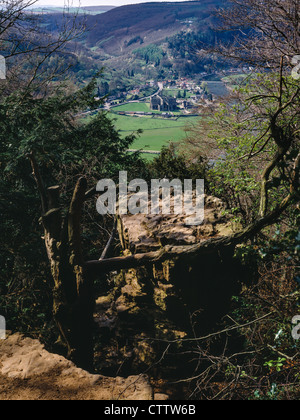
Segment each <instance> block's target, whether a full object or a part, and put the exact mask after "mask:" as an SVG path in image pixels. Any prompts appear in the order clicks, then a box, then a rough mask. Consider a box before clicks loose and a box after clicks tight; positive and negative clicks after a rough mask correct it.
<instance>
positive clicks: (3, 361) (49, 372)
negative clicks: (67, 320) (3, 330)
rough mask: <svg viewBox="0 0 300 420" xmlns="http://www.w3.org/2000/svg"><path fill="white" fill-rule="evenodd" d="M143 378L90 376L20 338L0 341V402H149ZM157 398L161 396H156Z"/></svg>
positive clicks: (150, 393)
mask: <svg viewBox="0 0 300 420" xmlns="http://www.w3.org/2000/svg"><path fill="white" fill-rule="evenodd" d="M153 398H154V394H153V389H152V387H151V385H150V383H149V380H148V378H147V377H146V376H145V375H138V376H131V377H129V378H127V379H124V378H121V377H117V378H109V377H105V376H101V375H92V374H90V373H88V372H86V371H84V370H82V369H79V368H77V367H76V366H75V365H74V364H73V363H72V362H70V361H68V360H66V359H65V358H64V357H62V356H60V355H57V354H52V353H49V352H48V351H47V350H45V348H44V346H43V345H42V344H41V343H40V342H39V341H38V340H34V339H31V338H28V337H24V336H23V335H21V334H14V335H11V336H9V337H8V338H7V339H6V340H0V400H152V399H153ZM159 398H160V396H159Z"/></svg>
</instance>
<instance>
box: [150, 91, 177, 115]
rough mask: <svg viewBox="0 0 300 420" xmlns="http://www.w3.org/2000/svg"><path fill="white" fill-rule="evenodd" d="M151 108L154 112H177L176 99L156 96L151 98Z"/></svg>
mask: <svg viewBox="0 0 300 420" xmlns="http://www.w3.org/2000/svg"><path fill="white" fill-rule="evenodd" d="M150 108H151V110H152V111H168V112H170V111H176V109H177V101H176V98H172V97H171V96H165V95H155V96H153V97H152V98H151V101H150Z"/></svg>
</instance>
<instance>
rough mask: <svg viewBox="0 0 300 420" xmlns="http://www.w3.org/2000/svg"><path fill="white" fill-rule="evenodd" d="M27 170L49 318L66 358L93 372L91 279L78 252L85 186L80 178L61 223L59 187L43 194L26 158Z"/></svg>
mask: <svg viewBox="0 0 300 420" xmlns="http://www.w3.org/2000/svg"><path fill="white" fill-rule="evenodd" d="M30 161H31V166H32V169H33V175H34V178H35V180H36V184H37V186H38V189H39V193H40V197H41V201H42V210H43V214H42V218H41V220H42V223H43V227H44V240H45V246H46V250H47V255H48V259H49V262H50V267H51V274H52V278H53V282H54V287H53V314H54V318H55V321H56V323H57V326H58V328H59V331H60V341H61V343H62V344H63V345H65V346H66V347H67V352H68V358H69V359H70V360H72V361H73V362H74V363H75V364H76V365H77V366H79V367H81V368H83V369H86V370H89V371H91V370H92V368H93V311H94V303H95V302H94V296H93V286H92V280H91V277H90V276H89V277H88V276H86V272H85V270H84V263H83V257H82V250H81V235H80V222H81V212H82V207H83V203H84V201H85V193H86V188H87V182H86V180H85V178H80V179H79V180H78V182H77V185H76V187H75V190H74V193H73V198H72V200H71V204H70V207H69V211H68V214H67V216H66V218H65V219H64V220H62V216H61V209H60V194H59V187H58V186H54V187H51V188H48V189H47V190H45V188H44V185H43V182H42V178H41V175H40V173H39V168H38V165H37V163H36V161H35V158H34V156H33V155H30Z"/></svg>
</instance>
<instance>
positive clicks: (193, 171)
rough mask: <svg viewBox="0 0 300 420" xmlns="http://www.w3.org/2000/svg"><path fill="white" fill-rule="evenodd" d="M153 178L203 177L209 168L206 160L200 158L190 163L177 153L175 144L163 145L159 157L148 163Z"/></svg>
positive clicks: (182, 178)
mask: <svg viewBox="0 0 300 420" xmlns="http://www.w3.org/2000/svg"><path fill="white" fill-rule="evenodd" d="M148 169H149V173H150V174H151V178H153V179H155V178H156V179H162V178H166V179H170V180H172V179H180V180H181V181H183V180H184V179H193V180H196V179H203V178H204V177H205V171H206V169H207V165H206V162H205V161H203V160H199V161H197V162H192V163H188V162H187V160H186V158H185V157H184V156H183V155H180V154H177V153H176V149H175V147H174V145H173V144H171V145H170V146H169V147H163V148H162V150H161V154H160V155H159V157H156V158H155V159H154V160H153V161H152V162H150V163H149V164H148Z"/></svg>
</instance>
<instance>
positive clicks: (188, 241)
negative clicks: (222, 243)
mask: <svg viewBox="0 0 300 420" xmlns="http://www.w3.org/2000/svg"><path fill="white" fill-rule="evenodd" d="M204 201H205V220H204V223H203V224H201V225H199V226H189V225H188V224H187V219H188V218H189V216H187V215H185V214H171V215H144V214H137V215H122V216H120V217H119V235H120V239H121V243H122V246H123V249H127V250H129V251H130V252H132V253H133V254H140V253H144V252H150V251H156V250H158V249H160V248H161V246H162V245H167V244H170V245H192V244H196V243H198V242H200V241H203V240H205V239H209V238H211V237H219V236H225V235H228V234H230V233H232V232H233V230H234V224H233V222H232V221H231V220H230V219H229V218H228V216H226V208H225V205H224V203H223V202H222V201H221V200H220V199H218V198H215V197H211V196H205V200H204ZM171 210H172V207H171Z"/></svg>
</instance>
